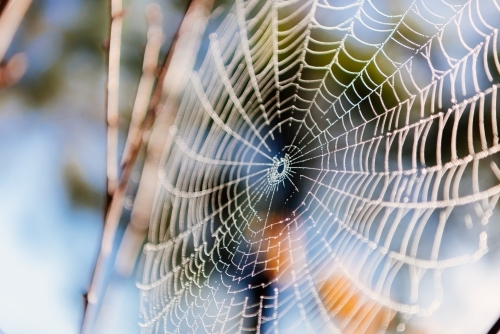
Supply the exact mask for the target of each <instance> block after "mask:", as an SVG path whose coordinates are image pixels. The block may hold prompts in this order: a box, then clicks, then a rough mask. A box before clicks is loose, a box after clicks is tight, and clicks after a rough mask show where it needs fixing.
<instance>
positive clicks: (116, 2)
mask: <svg viewBox="0 0 500 334" xmlns="http://www.w3.org/2000/svg"><path fill="white" fill-rule="evenodd" d="M110 6H111V7H110V14H111V21H110V30H109V50H108V77H107V85H106V98H107V101H106V122H107V159H106V166H107V170H106V176H107V180H106V181H107V197H106V204H107V212H106V218H105V223H104V232H103V240H102V244H101V250H100V252H101V254H102V253H104V254H109V253H110V247H109V245H108V243H107V242H106V241H107V240H106V239H107V238H106V230H107V229H109V228H110V226H109V225H110V224H109V221H110V218H111V217H114V216H116V215H117V208H116V206H117V205H116V204H113V202H116V201H113V198H114V197H115V195H116V194H115V189H116V187H117V183H118V120H119V118H118V101H119V100H118V98H119V81H120V53H121V52H120V49H121V35H122V25H123V9H122V1H121V0H110ZM120 204H121V202H120ZM118 216H119V213H118ZM101 254H99V258H98V260H97V264H96V267H95V268H96V269H95V270H94V275H93V278H92V283H91V285H90V288H89V291H88V293H87V294H86V295H85V296H84V298H85V305H84V307H85V313H84V316H83V328H82V333H90V332H91V331H92V327H93V324H94V321H95V317H96V316H97V306H98V301H99V294H100V288H101V282H100V281H101V279H100V277H101V276H102V275H103V274H104V273H103V271H104V270H103V269H99V268H101V267H102V264H101V263H102V262H103V258H102V256H101Z"/></svg>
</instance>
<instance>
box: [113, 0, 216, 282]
mask: <svg viewBox="0 0 500 334" xmlns="http://www.w3.org/2000/svg"><path fill="white" fill-rule="evenodd" d="M212 6H213V0H194V1H193V2H192V3H191V4H190V5H189V8H188V11H187V13H186V17H185V19H184V21H183V22H182V25H181V27H180V29H179V33H178V36H177V38H176V40H175V42H174V50H173V52H172V53H171V57H169V58H168V59H167V63H166V66H165V67H164V71H163V74H162V76H161V77H160V79H159V80H160V84H159V85H158V86H157V89H156V91H155V93H154V94H153V98H152V101H151V102H152V103H159V104H158V107H157V109H158V111H157V113H150V114H149V115H148V116H149V117H148V118H147V119H146V122H145V127H144V128H143V130H144V132H143V133H150V135H149V138H147V139H148V146H147V156H146V161H145V163H144V168H143V171H142V176H141V180H140V182H139V189H138V191H137V195H136V198H135V202H134V206H133V209H132V215H131V221H130V223H129V224H128V225H127V229H126V230H125V234H124V236H123V239H122V242H121V245H120V249H119V251H118V256H117V260H116V268H117V271H118V272H120V273H121V274H122V275H125V276H126V275H130V274H131V273H132V271H133V268H134V264H135V259H136V258H137V255H138V254H139V251H140V249H141V246H142V243H143V241H144V239H145V237H146V234H147V230H148V226H149V221H150V216H151V210H152V205H153V200H154V196H155V189H156V188H157V185H158V173H157V171H158V168H159V165H161V159H160V156H162V153H163V154H164V153H165V152H164V149H165V147H167V148H168V147H170V144H171V143H169V142H168V141H169V140H171V139H172V138H171V137H169V136H168V129H169V128H170V126H171V125H172V124H173V121H174V119H175V116H176V114H177V108H178V102H179V101H178V100H179V97H180V94H181V93H182V92H183V91H184V87H185V85H186V82H187V79H188V76H189V73H190V72H191V70H192V68H193V65H194V63H195V61H196V56H197V54H198V49H199V46H200V42H201V37H202V36H203V33H204V32H205V28H206V23H207V21H208V18H209V15H210V11H211V9H212ZM167 69H168V70H167ZM159 90H161V91H159ZM160 95H161V100H160V99H159V97H160ZM150 110H151V109H150ZM155 116H156V117H155ZM153 122H154V127H153V128H152V130H150V128H151V126H152V125H153Z"/></svg>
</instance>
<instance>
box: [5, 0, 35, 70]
mask: <svg viewBox="0 0 500 334" xmlns="http://www.w3.org/2000/svg"><path fill="white" fill-rule="evenodd" d="M30 4H31V0H4V2H1V3H0V5H1V7H0V14H1V16H0V61H2V59H3V58H4V57H5V53H6V52H7V49H8V48H9V45H10V43H11V42H12V38H13V37H14V34H15V33H16V31H17V28H18V27H19V24H21V21H22V19H23V17H24V15H25V14H26V11H27V10H28V8H29V6H30Z"/></svg>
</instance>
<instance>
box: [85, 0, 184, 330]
mask: <svg viewBox="0 0 500 334" xmlns="http://www.w3.org/2000/svg"><path fill="white" fill-rule="evenodd" d="M112 1H115V0H112ZM193 6H194V4H188V13H189V11H192V10H193V9H192V7H193ZM120 10H121V6H120ZM150 10H154V7H151V8H150ZM112 13H113V14H112V23H111V32H110V52H109V78H108V138H110V135H113V133H112V131H114V129H112V126H113V125H114V123H113V121H116V131H117V130H118V127H117V125H118V124H117V121H118V116H117V113H118V102H117V97H118V82H117V81H116V82H115V83H110V81H112V80H111V78H116V79H118V76H117V75H118V73H117V71H118V69H119V68H118V67H116V63H115V64H112V61H113V60H112V59H115V61H119V59H118V60H116V57H118V58H119V50H118V51H117V52H118V55H117V54H116V53H113V52H112V51H113V46H116V45H118V47H119V41H118V42H117V43H116V44H114V43H113V37H116V36H117V34H114V33H113V22H114V21H115V20H116V19H117V18H120V21H121V11H120V12H117V11H115V10H113V8H112ZM117 13H118V14H120V15H116V14H117ZM188 16H189V15H188V14H187V16H186V17H188ZM150 19H151V20H156V19H158V16H157V17H156V18H154V17H150ZM150 23H151V21H150ZM182 24H183V25H184V24H185V22H183V23H182ZM191 24H192V22H191ZM184 30H185V29H184ZM120 31H121V22H120ZM181 31H182V26H181V28H179V30H178V32H177V34H176V37H175V39H174V43H172V45H171V47H170V49H169V51H168V54H167V59H166V62H165V66H164V68H163V70H162V74H161V75H160V80H158V82H157V87H156V88H155V90H154V93H153V95H152V96H151V98H150V99H149V100H146V101H149V109H147V113H146V116H145V117H144V116H143V115H141V113H142V114H144V111H142V110H141V108H142V106H143V103H144V101H143V100H142V98H143V96H142V95H143V94H145V95H147V94H148V89H149V92H150V91H151V88H148V87H149V85H150V82H149V81H150V80H151V76H150V74H148V73H145V74H144V75H143V78H141V79H144V80H141V81H142V85H141V83H140V87H139V89H138V96H137V99H136V102H135V105H134V111H135V116H134V115H133V116H132V117H133V118H135V121H134V125H131V126H132V127H131V129H130V131H131V132H130V133H129V138H127V144H128V146H127V147H126V149H125V150H126V151H125V154H124V158H123V161H122V164H121V168H122V170H121V175H120V180H119V182H117V184H116V186H114V187H113V186H111V187H110V186H109V181H110V179H112V178H111V177H112V176H113V173H111V174H110V173H109V172H110V171H111V172H113V171H112V168H110V166H109V165H110V164H113V166H115V162H116V160H114V159H116V157H117V155H116V154H113V155H110V153H113V152H116V145H115V144H114V143H112V142H111V141H112V140H113V138H115V137H112V138H110V139H108V141H109V144H108V194H109V202H108V203H109V205H108V209H107V213H106V219H105V225H104V231H103V237H102V242H101V248H100V252H99V257H98V259H97V263H96V266H95V269H94V275H93V278H92V282H91V284H90V287H89V291H88V294H87V295H86V305H85V313H84V319H83V329H82V333H91V332H92V328H93V325H94V323H95V320H96V318H97V311H98V306H99V302H100V299H101V297H102V294H103V290H104V289H103V287H104V276H105V271H106V268H107V264H108V261H109V257H110V255H111V252H112V249H113V243H114V240H115V234H116V230H117V227H118V223H119V220H120V217H121V213H122V207H123V199H124V197H125V193H126V190H127V185H128V182H129V178H130V175H131V173H132V170H133V168H134V165H135V161H136V159H137V155H138V153H139V148H140V146H141V143H142V138H143V137H144V136H143V134H144V133H145V132H146V131H147V130H149V129H150V128H151V126H152V124H153V122H154V119H155V113H156V109H157V105H158V102H159V100H160V96H161V95H162V84H163V78H164V77H165V73H166V72H167V68H168V66H169V64H170V60H171V57H172V54H173V50H174V49H175V46H176V44H177V41H178V39H179V34H180V32H181ZM150 32H151V33H152V34H153V32H152V31H151V30H150ZM160 34H161V32H160ZM148 40H149V42H152V43H157V42H158V40H157V39H156V38H150V39H148ZM156 49H157V47H156V46H154V45H153V46H150V47H149V54H148V50H147V51H146V54H145V60H144V61H145V65H144V67H143V69H144V71H145V72H147V71H149V70H150V65H152V60H151V59H152V58H153V55H154V53H155V52H157V51H156ZM158 50H159V48H158ZM115 52H116V51H115ZM146 58H147V59H146ZM146 63H147V65H146ZM112 65H113V67H114V68H112ZM153 66H154V67H156V65H153ZM113 73H114V76H112V74H113ZM144 81H146V82H144ZM153 82H154V77H153ZM112 94H116V95H112ZM112 98H116V100H115V104H114V105H113V102H112V101H111V102H110V100H112ZM113 108H116V109H114V110H116V114H115V115H116V116H111V117H110V114H111V115H113V113H110V110H113ZM137 128H140V131H139V132H137ZM110 176H111V177H110Z"/></svg>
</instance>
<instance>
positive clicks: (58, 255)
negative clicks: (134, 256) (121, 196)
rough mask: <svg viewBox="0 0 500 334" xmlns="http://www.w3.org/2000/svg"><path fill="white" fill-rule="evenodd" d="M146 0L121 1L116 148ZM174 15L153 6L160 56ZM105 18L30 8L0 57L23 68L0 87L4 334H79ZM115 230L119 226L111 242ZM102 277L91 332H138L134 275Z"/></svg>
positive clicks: (101, 132)
mask: <svg viewBox="0 0 500 334" xmlns="http://www.w3.org/2000/svg"><path fill="white" fill-rule="evenodd" d="M151 2H152V1H147V0H130V1H124V8H125V11H126V19H125V20H124V26H123V40H122V43H123V44H122V68H121V72H120V76H121V77H120V96H121V99H120V117H121V118H120V129H121V130H122V131H121V142H120V145H121V149H123V144H124V140H123V137H124V135H125V134H126V130H127V129H128V124H129V119H130V112H131V110H132V105H133V97H134V96H135V92H136V90H137V86H138V83H139V78H140V75H141V70H142V59H143V53H144V47H145V43H146V38H147V20H146V17H145V9H146V7H147V5H148V4H149V3H151ZM185 6H186V3H185V2H183V1H171V0H168V1H162V2H161V7H162V12H163V16H164V20H163V22H164V29H163V30H164V35H165V43H164V46H163V50H162V55H164V54H165V51H166V50H167V49H168V47H169V45H170V44H171V42H172V39H173V36H174V34H175V32H176V30H177V28H178V26H179V23H180V21H181V19H182V17H183V13H184V10H185V8H184V7H185ZM108 17H109V4H108V1H98V0H85V1H84V0H40V1H34V2H33V3H32V4H31V6H30V9H29V10H28V12H27V14H26V16H25V18H24V20H23V22H22V24H21V26H20V27H19V30H18V31H17V33H16V35H15V37H14V40H13V42H12V44H11V46H10V48H9V50H8V53H7V55H6V57H5V59H9V58H10V57H11V56H12V55H14V54H17V53H19V52H22V53H25V55H26V56H27V60H28V67H27V71H26V73H25V75H24V76H23V78H22V79H21V81H20V82H18V83H17V84H16V85H14V86H12V87H7V88H3V89H1V90H0V175H1V177H0V221H1V223H0V268H1V269H0V273H1V274H0V331H2V332H4V333H78V332H79V331H80V328H81V323H82V314H83V307H84V299H83V294H84V293H85V292H86V290H87V288H88V284H89V281H90V279H91V275H92V271H93V267H94V265H95V261H96V257H97V252H98V248H99V244H100V236H101V233H102V226H103V216H104V214H103V210H104V194H105V181H106V180H105V173H106V168H105V163H106V161H105V159H106V146H105V145H106V140H105V139H106V133H105V131H106V128H105V126H106V125H105V107H104V106H105V81H106V53H105V50H104V45H105V42H106V39H107V34H108V29H109V18H108ZM126 209H127V208H126V207H125V210H126ZM125 215H126V212H125ZM122 233H123V228H120V229H119V231H118V237H117V242H119V240H120V235H121V234H122ZM109 278H110V288H109V289H108V292H107V296H106V299H105V303H106V305H105V308H103V309H101V313H102V316H100V317H99V318H98V320H97V321H98V323H97V327H96V332H98V333H138V332H139V327H138V325H137V323H138V321H139V318H138V315H139V311H138V308H139V293H138V290H137V289H136V288H135V278H136V277H135V276H134V275H131V276H130V277H125V278H123V277H120V276H118V275H115V276H113V274H111V277H109ZM108 301H110V302H109V303H108Z"/></svg>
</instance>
